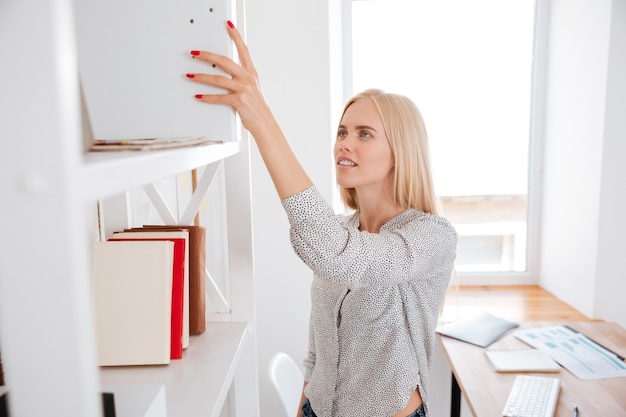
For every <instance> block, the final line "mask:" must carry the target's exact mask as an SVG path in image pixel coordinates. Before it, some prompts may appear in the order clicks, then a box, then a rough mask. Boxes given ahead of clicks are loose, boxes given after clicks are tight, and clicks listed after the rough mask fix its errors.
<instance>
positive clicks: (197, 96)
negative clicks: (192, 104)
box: [196, 94, 204, 98]
mask: <svg viewBox="0 0 626 417" xmlns="http://www.w3.org/2000/svg"><path fill="white" fill-rule="evenodd" d="M202 97H204V96H203V95H202V94H196V98H202Z"/></svg>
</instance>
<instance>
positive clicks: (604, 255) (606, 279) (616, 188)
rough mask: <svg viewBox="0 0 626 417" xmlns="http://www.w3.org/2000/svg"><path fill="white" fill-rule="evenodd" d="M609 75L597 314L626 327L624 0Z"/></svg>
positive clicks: (616, 11) (618, 6)
mask: <svg viewBox="0 0 626 417" xmlns="http://www.w3.org/2000/svg"><path fill="white" fill-rule="evenodd" d="M610 36H611V39H610V45H609V47H610V49H609V54H610V55H609V70H608V77H607V96H606V114H605V126H604V149H603V152H602V173H601V175H602V185H601V187H600V215H599V219H600V222H599V227H598V249H597V256H598V265H597V270H596V293H595V299H594V301H595V304H594V315H595V316H597V317H601V318H604V319H606V320H612V321H617V322H619V323H620V324H621V325H622V326H623V327H626V303H624V297H623V296H624V294H626V277H625V276H624V272H623V271H624V256H625V254H624V250H625V249H626V243H624V240H625V235H626V140H625V133H624V132H626V117H624V116H625V113H626V112H625V109H626V77H625V76H624V75H625V74H626V1H624V0H614V1H613V9H612V12H611V35H610Z"/></svg>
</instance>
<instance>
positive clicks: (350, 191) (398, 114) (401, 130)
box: [340, 89, 439, 214]
mask: <svg viewBox="0 0 626 417" xmlns="http://www.w3.org/2000/svg"><path fill="white" fill-rule="evenodd" d="M368 98H369V99H371V100H372V101H373V102H374V105H375V106H376V109H377V110H378V114H379V115H380V118H381V119H382V122H383V127H384V129H385V134H386V135H387V139H388V140H389V145H390V147H391V152H392V154H393V158H394V161H395V170H394V198H395V200H396V202H397V203H398V204H400V205H401V206H402V207H404V208H414V209H417V210H421V211H424V212H426V213H432V214H438V212H439V210H438V200H437V196H436V194H435V188H434V185H433V178H432V172H431V163H430V151H429V146H428V135H427V133H426V126H425V125H424V120H423V118H422V114H421V113H420V111H419V109H418V108H417V106H416V105H415V104H414V103H413V102H412V101H411V100H410V99H409V98H407V97H405V96H402V95H398V94H390V93H385V92H384V91H382V90H378V89H370V90H365V91H363V92H362V93H360V94H357V95H356V96H354V97H352V98H351V99H350V100H348V102H347V103H346V105H345V107H344V109H343V113H342V115H341V118H342V119H343V115H344V114H345V112H346V110H347V109H348V107H350V106H351V105H352V104H353V103H354V102H356V101H357V100H362V99H368ZM340 195H341V199H342V200H343V203H344V204H345V205H346V206H347V207H350V208H351V209H354V210H358V209H359V201H358V196H357V194H356V190H355V189H354V188H343V187H340Z"/></svg>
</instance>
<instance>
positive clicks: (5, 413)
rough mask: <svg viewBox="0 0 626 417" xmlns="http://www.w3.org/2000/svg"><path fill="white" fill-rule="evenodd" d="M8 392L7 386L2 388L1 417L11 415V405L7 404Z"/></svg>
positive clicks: (0, 393) (0, 394)
mask: <svg viewBox="0 0 626 417" xmlns="http://www.w3.org/2000/svg"><path fill="white" fill-rule="evenodd" d="M8 395H9V394H8V392H7V389H6V387H1V388H0V417H9V405H8V404H7V396H8Z"/></svg>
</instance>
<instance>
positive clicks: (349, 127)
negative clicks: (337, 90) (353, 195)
mask: <svg viewBox="0 0 626 417" xmlns="http://www.w3.org/2000/svg"><path fill="white" fill-rule="evenodd" d="M335 167H336V170H337V183H338V184H339V185H340V186H342V187H344V188H356V189H357V191H359V188H363V187H370V188H372V187H381V186H382V187H384V188H387V187H388V186H390V185H391V184H393V168H394V161H393V155H392V152H391V147H390V146H389V140H388V139H387V135H386V134H385V129H384V128H383V122H382V120H381V118H380V116H379V114H378V111H377V110H376V106H375V105H374V102H373V101H372V100H371V99H369V98H362V99H359V100H357V101H356V102H354V103H352V104H351V105H350V107H348V109H347V110H346V112H345V113H344V115H343V118H342V119H341V122H340V124H339V129H338V131H337V141H336V142H335ZM387 189H388V188H387Z"/></svg>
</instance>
